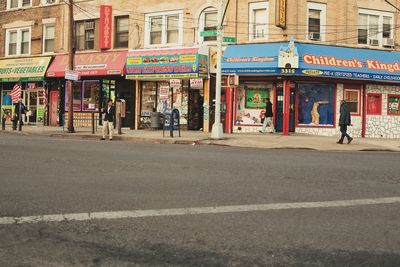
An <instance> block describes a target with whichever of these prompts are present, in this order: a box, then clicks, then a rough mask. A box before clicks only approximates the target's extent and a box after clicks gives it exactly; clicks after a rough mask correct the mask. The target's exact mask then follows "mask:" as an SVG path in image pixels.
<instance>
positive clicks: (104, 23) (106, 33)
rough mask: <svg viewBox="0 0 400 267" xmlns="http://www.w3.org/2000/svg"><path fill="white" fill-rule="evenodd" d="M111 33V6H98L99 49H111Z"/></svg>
mask: <svg viewBox="0 0 400 267" xmlns="http://www.w3.org/2000/svg"><path fill="white" fill-rule="evenodd" d="M111 33H112V6H108V5H101V6H100V31H99V47H100V49H110V48H111Z"/></svg>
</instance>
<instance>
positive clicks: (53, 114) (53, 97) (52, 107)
mask: <svg viewBox="0 0 400 267" xmlns="http://www.w3.org/2000/svg"><path fill="white" fill-rule="evenodd" d="M58 97H59V93H58V91H50V97H49V98H50V99H49V113H48V114H49V125H50V126H57V106H58Z"/></svg>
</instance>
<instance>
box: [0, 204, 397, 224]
mask: <svg viewBox="0 0 400 267" xmlns="http://www.w3.org/2000/svg"><path fill="white" fill-rule="evenodd" d="M395 203H400V197H390V198H369V199H353V200H337V201H323V202H297V203H273V204H256V205H237V206H220V207H198V208H178V209H158V210H126V211H109V212H87V213H67V214H48V215H37V216H24V217H0V225H5V224H27V223H44V222H66V221H88V220H96V219H97V220H100V219H104V220H111V219H132V218H143V217H157V216H177V215H194V214H216V213H234V212H251V211H268V210H287V209H310V208H334V207H352V206H365V205H378V204H395Z"/></svg>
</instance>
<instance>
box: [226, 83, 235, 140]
mask: <svg viewBox="0 0 400 267" xmlns="http://www.w3.org/2000/svg"><path fill="white" fill-rule="evenodd" d="M233 90H234V88H233V87H230V86H229V87H227V88H226V114H225V116H226V117H225V131H226V132H227V133H232V125H233V114H232V113H233Z"/></svg>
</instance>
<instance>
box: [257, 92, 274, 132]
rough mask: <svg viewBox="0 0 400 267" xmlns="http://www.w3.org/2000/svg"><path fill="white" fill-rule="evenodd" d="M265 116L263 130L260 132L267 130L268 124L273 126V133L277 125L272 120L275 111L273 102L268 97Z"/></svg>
mask: <svg viewBox="0 0 400 267" xmlns="http://www.w3.org/2000/svg"><path fill="white" fill-rule="evenodd" d="M264 116H265V118H264V122H263V127H262V130H261V131H260V133H265V131H266V130H267V125H269V126H270V127H271V133H274V132H275V127H274V123H273V122H272V118H273V116H274V113H273V111H272V103H271V101H270V100H269V98H268V97H267V98H266V99H265V114H264Z"/></svg>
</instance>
